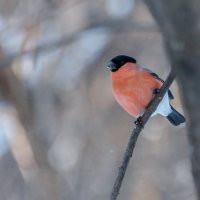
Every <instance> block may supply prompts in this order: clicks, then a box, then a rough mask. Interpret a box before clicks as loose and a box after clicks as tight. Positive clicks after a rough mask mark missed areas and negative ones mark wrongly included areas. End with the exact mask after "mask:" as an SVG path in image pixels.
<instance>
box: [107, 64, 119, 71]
mask: <svg viewBox="0 0 200 200" xmlns="http://www.w3.org/2000/svg"><path fill="white" fill-rule="evenodd" d="M108 69H110V71H112V72H115V71H117V69H118V68H117V65H116V64H115V63H113V62H109V63H108Z"/></svg>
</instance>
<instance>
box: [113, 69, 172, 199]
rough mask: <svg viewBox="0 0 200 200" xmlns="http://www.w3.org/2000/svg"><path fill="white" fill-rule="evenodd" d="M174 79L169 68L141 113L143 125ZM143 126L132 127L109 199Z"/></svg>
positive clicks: (115, 197) (124, 169) (117, 191)
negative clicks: (158, 89) (162, 81)
mask: <svg viewBox="0 0 200 200" xmlns="http://www.w3.org/2000/svg"><path fill="white" fill-rule="evenodd" d="M174 79H175V73H174V72H173V70H171V72H170V74H169V75H168V77H167V79H166V81H165V82H164V84H163V86H162V87H161V89H160V92H159V93H158V94H157V95H156V96H155V98H154V99H153V100H152V102H151V103H150V105H149V107H148V109H147V110H146V111H145V113H144V114H143V115H142V117H141V123H142V125H143V126H144V125H145V124H146V123H147V121H148V120H149V118H150V117H151V115H152V113H153V112H154V111H155V110H156V108H157V106H158V105H159V103H160V101H161V100H162V98H163V96H164V95H165V93H166V92H167V90H168V89H169V87H170V85H171V84H172V82H173V80H174ZM143 126H141V125H140V124H136V127H135V128H134V129H133V132H132V134H131V137H130V139H129V142H128V145H127V148H126V151H125V153H124V158H123V162H122V165H121V166H120V168H119V172H118V175H117V178H116V180H115V183H114V186H113V189H112V193H111V197H110V200H116V199H117V196H118V194H119V190H120V187H121V184H122V181H123V178H124V175H125V173H126V169H127V166H128V163H129V160H130V158H131V156H132V154H133V150H134V148H135V145H136V142H137V139H138V136H139V134H140V132H141V131H142V128H143Z"/></svg>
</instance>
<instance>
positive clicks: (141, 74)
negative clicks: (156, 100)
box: [111, 63, 162, 117]
mask: <svg viewBox="0 0 200 200" xmlns="http://www.w3.org/2000/svg"><path fill="white" fill-rule="evenodd" d="M111 79H112V90H113V94H114V97H115V98H116V100H117V102H118V103H119V104H120V105H121V106H122V107H123V108H124V110H126V111H127V112H128V113H129V114H130V115H132V116H134V117H139V116H141V115H142V114H143V112H144V111H145V109H146V108H147V106H148V104H149V103H150V102H151V100H152V99H153V97H154V94H153V92H154V90H155V89H159V88H160V87H161V86H162V82H161V81H159V80H158V79H156V78H155V77H153V76H152V75H151V74H149V73H148V72H146V71H145V70H142V69H139V68H138V65H137V64H134V63H127V64H125V65H124V66H123V67H121V68H120V69H118V70H117V71H116V72H113V73H111Z"/></svg>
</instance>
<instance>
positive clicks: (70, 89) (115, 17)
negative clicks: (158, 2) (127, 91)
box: [0, 0, 196, 200]
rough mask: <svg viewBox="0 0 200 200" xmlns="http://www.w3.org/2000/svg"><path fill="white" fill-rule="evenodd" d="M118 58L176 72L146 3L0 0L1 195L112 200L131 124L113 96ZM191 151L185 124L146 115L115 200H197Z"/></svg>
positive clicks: (5, 199) (7, 199)
mask: <svg viewBox="0 0 200 200" xmlns="http://www.w3.org/2000/svg"><path fill="white" fill-rule="evenodd" d="M118 54H127V55H129V56H133V57H135V58H136V59H137V60H138V62H139V63H141V64H143V65H145V66H148V68H150V69H151V70H153V71H155V72H156V73H158V74H159V75H160V77H161V78H163V79H165V78H166V76H167V74H168V73H169V71H170V65H169V63H168V59H167V58H166V55H165V51H164V49H163V43H162V36H161V34H160V32H159V29H158V28H157V26H156V24H155V22H154V20H153V18H152V16H151V15H150V13H149V11H148V9H147V7H146V6H145V4H144V3H143V1H142V0H135V1H134V0H96V1H92V0H85V1H83V0H18V1H15V0H0V59H1V60H0V180H1V181H0V194H1V195H0V199H1V200H66V199H67V200H93V199H95V200H102V199H109V196H110V193H111V189H112V187H113V183H114V180H115V178H116V175H117V172H118V168H119V166H120V164H121V161H122V157H123V153H124V151H125V148H126V145H127V142H128V139H129V137H130V134H131V131H132V129H133V127H134V123H133V122H134V121H135V119H133V118H132V117H131V116H129V115H128V114H127V113H126V112H124V111H123V110H122V108H121V107H120V106H119V105H118V104H117V103H116V102H115V100H114V98H113V96H112V91H111V83H110V72H109V70H108V69H107V68H106V66H107V62H108V61H109V59H110V58H112V57H113V56H116V55H118ZM171 90H172V92H173V93H174V96H176V98H175V100H173V102H172V104H173V105H174V106H175V107H176V109H177V110H178V111H180V112H181V113H183V112H184V111H183V107H182V105H181V98H180V93H181V88H178V85H177V83H176V82H174V83H173V85H172V87H171ZM189 155H190V146H189V144H188V140H187V135H186V125H185V124H183V125H181V126H178V127H176V128H175V127H172V125H171V124H170V123H169V122H168V121H167V120H166V119H164V118H163V117H160V116H156V117H154V118H152V119H150V120H149V122H148V124H147V125H146V127H145V129H144V130H143V132H142V134H141V135H140V137H139V139H138V142H137V145H136V148H135V151H134V155H133V158H132V159H131V162H130V164H129V167H128V170H127V173H126V175H125V179H124V181H123V184H122V188H121V192H120V195H119V199H126V200H132V199H134V200H146V199H148V200H161V199H162V200H169V199H170V200H177V199H182V200H188V199H190V200H195V199H196V195H195V190H194V185H193V179H192V175H191V165H190V160H189Z"/></svg>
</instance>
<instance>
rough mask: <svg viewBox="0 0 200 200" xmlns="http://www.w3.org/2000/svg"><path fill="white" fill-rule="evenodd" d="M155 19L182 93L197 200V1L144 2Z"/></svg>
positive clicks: (199, 60) (199, 191) (199, 56)
mask: <svg viewBox="0 0 200 200" xmlns="http://www.w3.org/2000/svg"><path fill="white" fill-rule="evenodd" d="M144 1H145V3H146V4H147V6H148V7H149V9H150V11H151V13H152V15H153V16H154V18H155V19H156V21H157V23H158V25H159V27H160V29H161V32H162V34H163V39H164V42H165V46H166V50H167V53H168V55H169V59H170V61H171V64H172V66H173V67H174V70H175V71H176V74H177V78H178V79H179V81H180V85H181V87H182V90H183V94H182V95H183V97H184V98H183V101H184V104H185V109H186V114H187V125H188V135H189V140H190V143H191V145H192V152H191V162H192V173H193V176H194V181H195V185H196V189H197V195H198V198H199V199H200V131H199V130H200V123H199V119H200V85H199V80H200V67H199V63H200V37H199V36H200V23H199V19H200V1H197V0H191V1H187V0H176V1H174V0H169V1H167V2H166V1H165V0H144Z"/></svg>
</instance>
